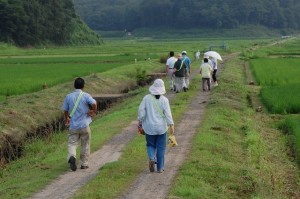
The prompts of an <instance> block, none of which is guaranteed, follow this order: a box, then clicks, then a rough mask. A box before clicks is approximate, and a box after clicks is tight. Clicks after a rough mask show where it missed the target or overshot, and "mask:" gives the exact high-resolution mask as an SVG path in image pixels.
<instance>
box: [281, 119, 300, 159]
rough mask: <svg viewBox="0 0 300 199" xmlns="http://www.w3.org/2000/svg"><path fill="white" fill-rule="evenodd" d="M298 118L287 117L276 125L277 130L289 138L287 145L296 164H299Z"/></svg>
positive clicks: (299, 125) (299, 127) (299, 138)
mask: <svg viewBox="0 0 300 199" xmlns="http://www.w3.org/2000/svg"><path fill="white" fill-rule="evenodd" d="M299 121H300V116H299V115H289V116H287V117H286V118H285V119H284V120H283V121H281V122H280V123H279V125H278V127H279V129H280V130H281V131H282V132H283V133H284V134H286V135H288V136H289V139H288V145H289V148H290V150H291V152H290V154H289V155H291V156H293V157H294V158H295V159H296V160H297V162H298V164H299V163H300V124H299Z"/></svg>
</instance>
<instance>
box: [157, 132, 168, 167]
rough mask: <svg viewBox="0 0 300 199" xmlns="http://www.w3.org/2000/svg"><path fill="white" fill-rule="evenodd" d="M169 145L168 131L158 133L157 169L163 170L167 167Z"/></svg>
mask: <svg viewBox="0 0 300 199" xmlns="http://www.w3.org/2000/svg"><path fill="white" fill-rule="evenodd" d="M166 145H167V133H164V134H162V135H157V141H156V148H157V153H156V159H157V171H158V172H161V171H163V170H164V169H165V153H166Z"/></svg>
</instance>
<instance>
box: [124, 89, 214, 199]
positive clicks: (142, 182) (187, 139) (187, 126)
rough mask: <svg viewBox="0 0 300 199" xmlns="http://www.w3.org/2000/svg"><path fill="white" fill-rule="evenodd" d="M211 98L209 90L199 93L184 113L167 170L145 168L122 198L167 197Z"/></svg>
mask: <svg viewBox="0 0 300 199" xmlns="http://www.w3.org/2000/svg"><path fill="white" fill-rule="evenodd" d="M208 100H209V92H204V93H203V92H202V93H200V92H199V93H198V95H197V96H196V97H195V98H194V99H193V101H192V103H191V104H190V106H189V109H188V111H187V112H186V113H185V114H184V117H183V119H182V121H181V122H180V123H179V124H178V125H176V126H175V127H176V129H175V136H176V140H177V142H178V144H179V145H178V146H177V147H172V148H169V149H168V151H167V155H166V160H165V165H166V168H165V171H164V172H163V173H162V174H160V173H150V172H149V170H148V169H145V170H144V171H143V173H141V174H140V176H139V177H138V179H137V180H136V181H135V183H134V185H133V186H132V187H131V189H130V190H129V192H128V193H127V194H126V195H123V196H122V197H121V198H128V199H135V198H136V199H140V198H166V197H167V195H168V192H169V189H170V186H171V184H172V181H173V179H174V177H175V175H176V173H177V171H178V169H179V167H180V166H181V165H182V164H183V162H184V161H185V159H186V157H187V156H188V153H189V151H190V146H191V142H192V139H193V137H194V135H195V134H196V133H197V131H196V130H197V128H198V126H199V125H200V123H201V118H202V117H203V114H204V112H205V106H206V105H207V101H208Z"/></svg>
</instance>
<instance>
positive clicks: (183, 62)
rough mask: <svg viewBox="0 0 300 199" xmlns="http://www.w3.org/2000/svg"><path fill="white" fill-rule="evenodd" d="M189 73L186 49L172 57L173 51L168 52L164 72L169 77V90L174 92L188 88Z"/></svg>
mask: <svg viewBox="0 0 300 199" xmlns="http://www.w3.org/2000/svg"><path fill="white" fill-rule="evenodd" d="M190 73H191V60H190V58H189V57H188V56H187V52H186V51H182V53H178V54H177V57H176V58H175V57H174V51H171V52H170V57H169V58H168V59H167V62H166V74H167V76H168V77H169V79H170V90H171V91H174V92H176V93H179V92H181V91H182V90H183V91H184V92H186V91H187V90H188V89H189V84H190Z"/></svg>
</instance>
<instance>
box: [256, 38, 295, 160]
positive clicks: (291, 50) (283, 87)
mask: <svg viewBox="0 0 300 199" xmlns="http://www.w3.org/2000/svg"><path fill="white" fill-rule="evenodd" d="M299 46H300V40H299V38H296V39H293V40H291V41H288V42H285V43H284V44H280V43H277V44H276V45H274V46H271V47H269V48H265V49H262V50H261V51H258V52H256V54H255V55H254V57H256V58H255V59H251V61H250V65H251V69H252V72H253V74H254V76H255V78H256V81H257V83H258V84H259V85H260V86H261V92H260V95H261V99H262V102H263V103H264V105H265V107H266V108H267V109H268V111H269V112H270V113H273V114H281V115H283V116H284V117H285V119H284V120H283V122H282V123H281V124H280V127H279V128H281V129H282V131H283V132H284V133H286V134H290V136H291V139H290V141H289V144H290V146H291V147H292V150H293V151H294V152H293V153H294V154H295V156H296V159H297V160H298V162H300V123H299V121H300V120H299V113H300V92H299V91H300V78H299V75H300V49H299ZM261 55H263V56H261Z"/></svg>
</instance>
